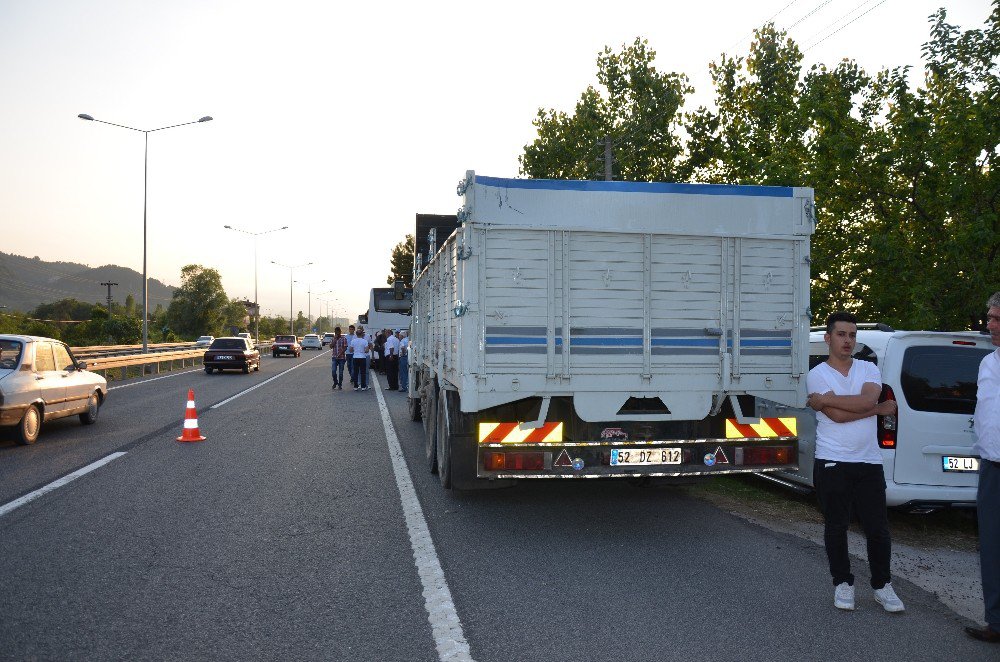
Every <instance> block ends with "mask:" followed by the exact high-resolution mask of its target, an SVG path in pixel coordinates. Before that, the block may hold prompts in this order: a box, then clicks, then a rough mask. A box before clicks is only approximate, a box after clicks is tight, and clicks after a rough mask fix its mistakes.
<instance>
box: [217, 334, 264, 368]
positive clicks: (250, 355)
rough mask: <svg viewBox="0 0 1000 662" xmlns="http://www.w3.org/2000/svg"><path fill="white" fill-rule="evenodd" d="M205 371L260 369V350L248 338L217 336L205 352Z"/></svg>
mask: <svg viewBox="0 0 1000 662" xmlns="http://www.w3.org/2000/svg"><path fill="white" fill-rule="evenodd" d="M204 364H205V372H206V373H208V374H212V371H213V370H218V371H219V372H222V371H223V370H242V371H243V372H244V373H248V372H250V370H251V369H253V370H260V352H259V351H257V349H256V348H254V346H253V344H252V343H251V342H250V341H249V340H247V339H246V338H239V337H234V338H216V339H215V340H213V341H212V346H211V347H209V348H208V351H206V352H205V359H204Z"/></svg>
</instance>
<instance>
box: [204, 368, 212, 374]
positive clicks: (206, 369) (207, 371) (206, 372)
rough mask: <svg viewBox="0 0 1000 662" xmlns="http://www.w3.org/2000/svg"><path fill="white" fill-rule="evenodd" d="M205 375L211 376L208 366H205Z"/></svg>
mask: <svg viewBox="0 0 1000 662" xmlns="http://www.w3.org/2000/svg"><path fill="white" fill-rule="evenodd" d="M205 374H206V375H211V374H212V369H211V368H210V367H208V366H205Z"/></svg>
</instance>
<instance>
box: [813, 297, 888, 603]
mask: <svg viewBox="0 0 1000 662" xmlns="http://www.w3.org/2000/svg"><path fill="white" fill-rule="evenodd" d="M857 336H858V323H857V319H856V318H855V317H854V315H851V314H850V313H833V314H832V315H830V317H829V318H828V319H827V321H826V333H825V334H824V336H823V339H824V340H825V341H826V343H827V345H829V348H830V350H829V351H830V356H829V358H828V359H827V360H826V361H825V362H823V363H820V364H819V365H817V366H816V367H815V368H813V369H812V370H810V371H809V375H808V378H807V383H808V388H809V399H808V401H807V402H808V404H809V406H810V407H812V408H813V409H815V410H816V454H815V455H816V460H815V465H814V467H813V483H814V485H815V488H816V496H817V498H818V500H819V506H820V510H821V511H822V512H823V520H824V522H825V527H824V531H823V541H824V543H825V546H826V556H827V559H828V561H829V563H830V574H831V575H833V585H834V587H835V588H834V596H833V604H834V606H835V607H837V608H838V609H854V575H853V574H851V557H850V556H849V555H848V552H847V528H848V526H849V525H850V523H851V513H852V512H853V513H857V515H858V519H859V520H861V526H862V528H863V529H864V532H865V538H866V540H867V542H868V564H869V567H870V569H871V585H872V589H874V592H875V601H876V602H878V603H879V604H880V605H882V607H883V608H884V609H885V610H886V611H889V612H901V611H903V610H904V607H903V601H902V600H900V599H899V597H898V596H897V595H896V592H895V591H894V590H893V588H892V584H891V583H890V579H891V578H890V575H889V559H890V556H891V553H892V539H891V537H890V535H889V518H888V515H887V513H886V506H885V476H884V474H883V472H882V452H881V450H880V449H879V447H878V442H877V441H876V439H877V431H876V416H891V415H894V414H895V413H896V403H895V402H893V401H891V400H888V401H886V402H882V403H880V402H879V396H880V395H881V393H882V374H881V372H879V369H878V366H876V365H875V364H874V363H871V362H869V361H862V360H859V359H855V358H853V354H854V347H855V345H856V344H857Z"/></svg>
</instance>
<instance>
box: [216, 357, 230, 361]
mask: <svg viewBox="0 0 1000 662" xmlns="http://www.w3.org/2000/svg"><path fill="white" fill-rule="evenodd" d="M215 360H216V361H232V360H233V357H232V356H216V357H215Z"/></svg>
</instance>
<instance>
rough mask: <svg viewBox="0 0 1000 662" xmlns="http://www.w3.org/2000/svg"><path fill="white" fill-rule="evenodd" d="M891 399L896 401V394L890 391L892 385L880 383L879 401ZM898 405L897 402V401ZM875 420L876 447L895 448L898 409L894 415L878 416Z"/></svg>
mask: <svg viewBox="0 0 1000 662" xmlns="http://www.w3.org/2000/svg"><path fill="white" fill-rule="evenodd" d="M887 400H891V401H893V402H896V395H895V394H894V393H893V392H892V387H891V386H889V385H888V384H883V385H882V397H880V398H879V400H878V401H879V402H885V401H887ZM897 406H898V403H897ZM876 420H877V424H876V425H877V431H878V447H879V448H889V449H893V448H896V428H897V427H898V424H899V410H898V409H897V410H896V415H895V416H879V417H877V418H876Z"/></svg>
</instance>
